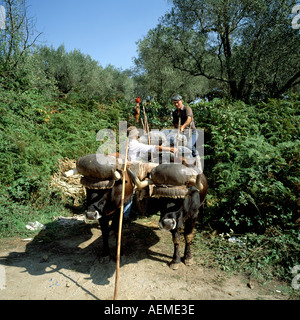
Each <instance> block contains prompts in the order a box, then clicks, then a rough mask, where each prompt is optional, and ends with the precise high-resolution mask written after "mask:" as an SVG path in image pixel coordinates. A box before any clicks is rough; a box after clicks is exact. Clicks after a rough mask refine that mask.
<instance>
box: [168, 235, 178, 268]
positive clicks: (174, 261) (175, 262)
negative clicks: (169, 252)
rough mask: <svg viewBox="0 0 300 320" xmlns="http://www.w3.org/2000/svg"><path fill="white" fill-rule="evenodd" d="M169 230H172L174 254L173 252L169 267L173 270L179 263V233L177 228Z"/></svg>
mask: <svg viewBox="0 0 300 320" xmlns="http://www.w3.org/2000/svg"><path fill="white" fill-rule="evenodd" d="M171 232H172V237H173V244H174V254H173V259H172V261H171V262H170V268H171V269H173V270H177V269H178V268H179V264H180V252H179V244H180V233H179V231H178V230H177V229H175V230H173V231H171Z"/></svg>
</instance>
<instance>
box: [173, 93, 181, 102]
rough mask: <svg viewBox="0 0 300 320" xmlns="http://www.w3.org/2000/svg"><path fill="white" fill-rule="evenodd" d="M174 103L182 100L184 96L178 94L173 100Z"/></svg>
mask: <svg viewBox="0 0 300 320" xmlns="http://www.w3.org/2000/svg"><path fill="white" fill-rule="evenodd" d="M172 100H173V101H180V100H182V96H180V95H179V94H176V95H175V96H174V97H173V98H172Z"/></svg>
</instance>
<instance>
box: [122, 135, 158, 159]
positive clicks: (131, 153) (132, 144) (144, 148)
mask: <svg viewBox="0 0 300 320" xmlns="http://www.w3.org/2000/svg"><path fill="white" fill-rule="evenodd" d="M125 149H126V142H125V144H124V145H123V148H122V154H124V155H125V151H126V150H125ZM155 150H156V146H149V145H147V144H144V143H140V142H138V141H137V140H135V139H129V144H128V160H129V161H140V160H141V159H140V158H141V157H142V156H143V155H145V154H146V153H148V152H155Z"/></svg>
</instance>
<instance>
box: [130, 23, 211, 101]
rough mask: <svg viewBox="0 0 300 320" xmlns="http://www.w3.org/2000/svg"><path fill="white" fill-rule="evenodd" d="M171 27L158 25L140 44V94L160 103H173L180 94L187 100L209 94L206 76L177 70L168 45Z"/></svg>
mask: <svg viewBox="0 0 300 320" xmlns="http://www.w3.org/2000/svg"><path fill="white" fill-rule="evenodd" d="M167 37H168V28H166V27H163V26H162V25H158V26H157V27H156V28H154V29H152V30H150V31H149V32H148V34H147V36H146V37H145V38H144V39H143V40H140V41H139V42H138V57H137V58H135V60H134V62H135V70H134V74H135V79H136V82H137V85H138V89H137V90H138V95H141V96H144V97H150V98H156V99H157V100H158V101H159V102H160V103H162V104H166V103H168V102H170V98H171V96H172V95H174V94H175V93H176V92H180V93H181V94H182V95H183V96H184V97H185V99H186V100H190V101H191V100H194V99H195V98H196V97H198V96H199V95H200V93H202V94H203V92H206V90H207V87H208V84H207V81H206V79H205V78H203V77H194V76H192V75H191V74H190V73H188V72H185V71H182V70H178V69H175V68H174V67H173V64H172V61H171V60H170V57H169V55H168V54H166V52H167V50H168V48H167V47H166V46H165V43H166V41H167Z"/></svg>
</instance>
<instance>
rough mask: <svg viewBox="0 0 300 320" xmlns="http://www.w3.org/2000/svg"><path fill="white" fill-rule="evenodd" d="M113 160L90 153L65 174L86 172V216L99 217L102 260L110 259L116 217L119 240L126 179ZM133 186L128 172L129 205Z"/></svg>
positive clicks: (82, 182) (125, 199)
mask: <svg viewBox="0 0 300 320" xmlns="http://www.w3.org/2000/svg"><path fill="white" fill-rule="evenodd" d="M110 160H114V161H111V162H109V163H102V164H101V162H99V161H98V160H97V155H88V156H85V157H82V158H80V159H78V161H77V163H76V169H73V170H70V171H68V172H66V173H65V175H66V176H71V175H73V174H76V173H79V174H82V175H83V177H82V178H81V184H82V185H83V186H85V188H86V193H87V201H86V202H87V210H86V211H85V215H86V218H87V219H89V220H99V223H100V227H101V232H102V238H103V249H102V253H101V259H100V261H101V262H108V261H109V260H110V250H109V242H108V239H109V231H110V228H109V222H110V221H111V220H112V225H111V228H112V229H113V230H114V233H115V236H116V239H117V237H118V225H119V216H120V207H121V200H122V179H121V174H120V172H119V171H118V170H117V167H116V161H115V159H112V158H111V159H110ZM133 189H134V187H133V185H132V183H131V181H130V179H129V176H128V174H127V172H125V198H124V203H125V204H126V203H127V202H128V201H129V200H130V198H131V196H132V194H133Z"/></svg>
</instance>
